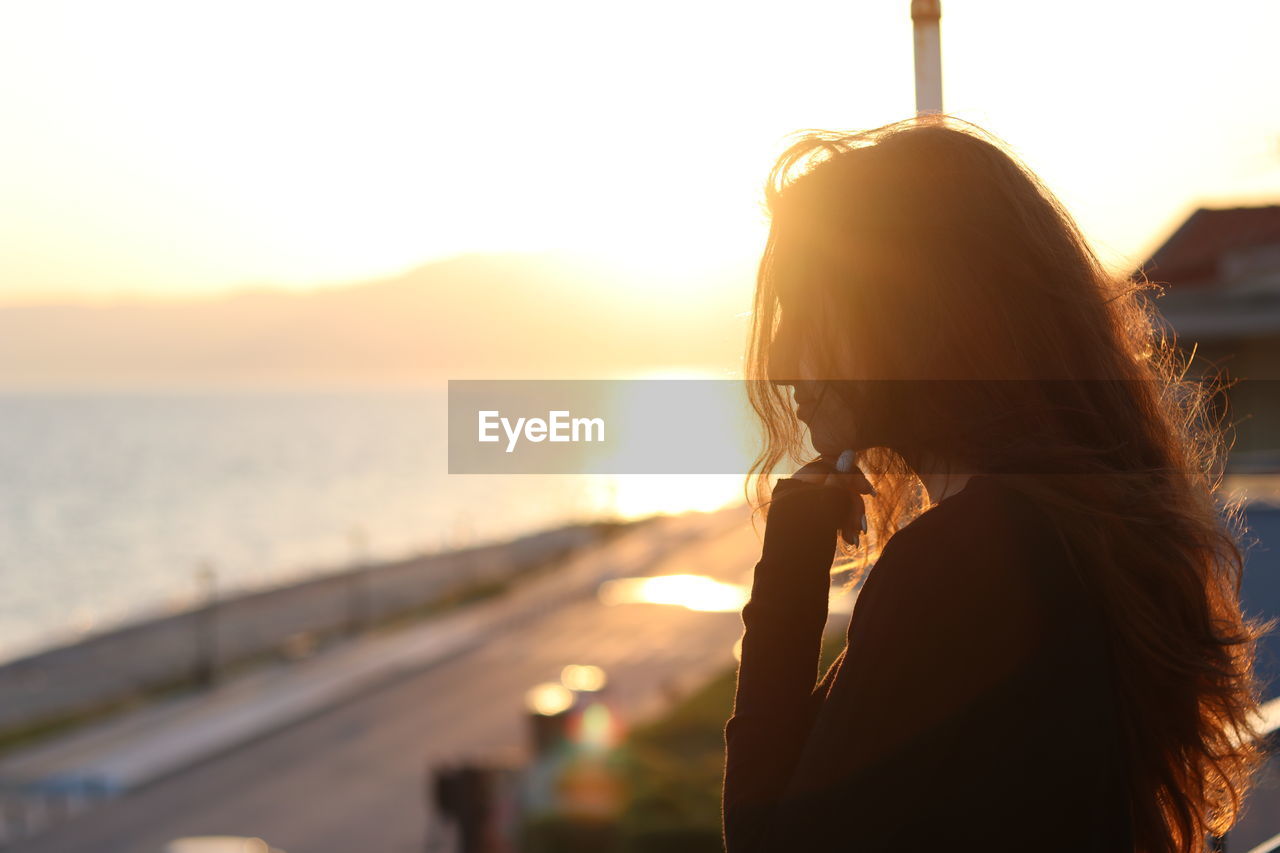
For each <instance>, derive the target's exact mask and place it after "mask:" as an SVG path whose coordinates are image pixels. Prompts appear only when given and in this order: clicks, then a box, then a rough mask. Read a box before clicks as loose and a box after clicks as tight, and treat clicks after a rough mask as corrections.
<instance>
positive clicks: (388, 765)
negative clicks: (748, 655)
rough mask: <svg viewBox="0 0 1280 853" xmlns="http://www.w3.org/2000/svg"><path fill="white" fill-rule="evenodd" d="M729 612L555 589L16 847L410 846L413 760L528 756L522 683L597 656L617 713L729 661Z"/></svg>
mask: <svg viewBox="0 0 1280 853" xmlns="http://www.w3.org/2000/svg"><path fill="white" fill-rule="evenodd" d="M758 550H759V546H758V540H757V539H756V536H755V533H754V532H753V531H752V530H751V529H750V527H749V526H746V525H742V526H739V527H736V528H734V529H733V530H732V531H731V532H729V533H725V534H720V535H719V536H718V537H716V538H715V539H712V540H708V541H703V542H698V543H695V544H692V545H689V546H686V547H685V548H683V549H682V550H681V551H679V552H677V553H676V554H674V555H671V556H669V557H667V558H665V559H664V560H662V561H661V562H659V563H658V564H656V565H655V566H654V567H653V568H652V570H651V571H650V574H676V573H686V572H687V573H697V574H705V575H709V576H711V577H714V578H716V579H719V580H724V581H730V582H735V583H749V581H750V574H751V568H752V565H753V564H754V561H755V558H756V556H757V555H758ZM740 635H741V621H740V616H739V614H738V613H737V612H736V611H732V612H702V611H694V610H690V609H687V608H684V607H679V606H671V605H662V604H651V603H628V604H612V605H606V604H603V603H600V602H599V601H598V600H596V599H595V598H592V597H586V598H580V599H578V600H575V601H570V602H566V603H564V604H563V605H561V606H559V607H557V608H556V609H555V610H554V611H552V612H549V613H548V614H547V616H546V617H545V618H543V619H539V620H535V621H531V622H525V623H523V624H518V625H516V626H514V627H512V628H511V629H510V630H507V631H505V632H502V633H498V634H496V635H495V636H494V637H493V638H492V641H490V642H488V643H487V644H485V645H484V646H482V647H479V648H476V649H473V650H470V651H466V652H463V653H461V654H460V655H458V656H457V657H454V658H452V659H449V660H447V661H444V662H442V663H439V664H436V665H435V666H433V667H431V668H429V669H427V670H425V671H422V672H419V673H417V674H414V675H410V676H408V677H405V678H404V679H403V680H400V681H398V682H395V683H393V684H390V685H388V686H385V687H382V688H380V689H377V690H374V691H370V692H368V693H367V694H365V695H363V696H361V697H359V698H357V699H354V700H351V701H349V702H346V703H344V704H342V705H340V706H339V707H334V708H332V709H330V710H327V711H326V712H324V713H321V714H320V715H317V716H314V717H312V718H310V719H308V720H305V721H303V722H301V723H299V724H296V725H294V726H291V727H289V728H287V729H285V730H283V731H279V732H277V733H275V734H272V735H269V736H267V737H265V738H262V739H260V740H258V741H256V742H254V743H252V744H250V745H248V746H245V747H242V748H239V749H236V750H234V751H232V752H230V753H226V754H224V755H221V756H219V757H217V758H214V759H212V760H209V761H207V762H205V763H203V764H201V765H198V766H196V767H193V768H190V769H187V770H185V771H182V772H180V773H178V774H176V775H174V776H171V777H168V778H166V779H164V780H162V781H160V782H157V783H155V784H153V785H150V786H148V787H145V788H142V789H140V790H138V791H135V792H133V793H130V794H128V795H126V796H124V797H122V798H121V799H119V800H116V801H114V802H112V803H110V804H109V805H105V806H102V807H100V808H98V809H96V810H93V811H90V812H88V813H86V814H84V815H82V816H80V817H78V818H76V819H73V820H72V821H70V822H68V823H65V824H63V825H61V826H59V827H57V828H55V829H52V830H50V831H48V832H46V833H44V834H42V835H40V836H37V837H36V838H33V839H30V840H28V841H26V842H23V843H21V844H19V845H16V846H14V847H12V848H10V849H11V850H13V851H15V853H54V851H57V852H58V853H79V851H85V853H89V851H93V853H151V852H152V851H155V853H159V851H161V850H162V849H163V846H164V843H165V842H166V841H168V840H171V839H173V838H177V837H181V836H186V835H215V834H235V835H248V836H257V837H260V838H263V839H265V840H267V841H268V842H269V843H271V844H272V845H274V846H276V847H278V848H281V849H283V850H284V851H286V853H357V851H358V853H409V851H414V853H421V851H423V850H424V849H425V845H426V840H427V837H428V821H429V819H430V818H429V815H428V813H427V811H426V805H425V801H426V797H425V793H426V775H425V773H426V769H427V767H428V766H429V765H430V764H431V763H433V762H435V761H437V760H440V759H445V758H453V757H461V756H484V755H501V754H503V753H506V754H508V755H515V756H519V755H522V754H525V753H524V751H525V750H526V749H527V747H526V732H527V729H526V726H527V720H526V718H525V712H524V706H523V702H524V694H525V691H526V690H527V689H528V688H529V687H531V686H532V685H534V684H536V683H538V682H542V681H552V680H557V679H558V677H559V673H560V669H561V667H563V666H564V665H565V664H569V663H586V664H596V665H598V666H601V667H603V668H604V669H605V671H606V673H607V674H608V676H609V678H610V683H611V687H610V691H611V694H612V696H611V698H612V700H613V702H614V703H615V707H617V708H619V709H621V710H622V711H623V713H624V714H625V715H626V717H627V718H628V719H635V718H638V717H641V716H643V715H645V714H650V713H653V712H654V711H655V710H657V709H658V707H659V700H661V697H663V695H664V693H665V690H666V688H667V687H672V686H673V685H674V684H679V685H680V686H679V687H678V688H675V689H677V690H678V691H681V692H682V691H686V690H688V689H690V688H691V687H692V686H693V685H695V684H696V683H699V682H700V681H703V680H705V679H707V678H709V677H711V676H712V675H714V674H715V673H717V672H720V671H722V670H723V669H724V668H725V667H729V666H732V665H733V662H734V658H733V644H734V643H735V641H736V640H737V639H738V637H739V636H740Z"/></svg>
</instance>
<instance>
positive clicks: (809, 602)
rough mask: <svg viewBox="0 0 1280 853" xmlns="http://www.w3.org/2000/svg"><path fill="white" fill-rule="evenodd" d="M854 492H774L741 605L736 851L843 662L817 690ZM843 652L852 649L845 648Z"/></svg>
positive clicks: (789, 484) (732, 777)
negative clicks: (835, 569)
mask: <svg viewBox="0 0 1280 853" xmlns="http://www.w3.org/2000/svg"><path fill="white" fill-rule="evenodd" d="M849 506H850V498H849V495H848V494H847V493H846V492H844V491H842V490H840V489H838V488H835V487H831V486H819V485H815V484H811V483H804V482H801V481H799V480H782V481H779V483H778V485H777V486H776V487H775V489H774V494H773V500H772V502H771V503H770V507H769V519H768V523H767V525H766V529H765V537H764V545H763V548H762V554H761V559H760V561H759V562H758V563H757V564H756V567H755V575H754V578H753V580H752V587H751V596H750V598H749V599H748V601H747V603H746V605H745V606H744V607H743V609H742V621H743V624H744V626H745V631H744V633H743V636H742V642H741V647H742V648H741V663H740V665H739V667H738V680H737V688H736V691H735V695H734V706H733V714H732V716H731V717H730V718H729V720H728V722H727V723H726V724H725V729H724V734H725V775H724V787H723V797H722V808H723V813H722V818H723V828H724V835H725V844H726V847H727V849H728V850H730V851H736V850H738V849H743V850H748V849H752V848H751V847H750V846H746V845H749V844H750V843H751V841H750V840H751V839H752V838H753V837H757V836H759V834H760V832H761V831H762V827H764V826H766V825H767V824H768V823H769V821H771V820H772V809H773V808H774V807H775V806H776V804H777V803H778V801H779V800H780V799H781V798H782V795H783V792H784V791H785V789H786V786H787V783H788V782H789V780H790V779H791V776H792V774H793V772H794V770H795V766H796V764H797V762H798V761H799V759H800V755H801V752H802V750H803V749H804V746H805V741H806V739H807V738H808V734H809V731H810V728H811V727H812V725H813V722H814V720H815V718H816V716H817V714H818V712H819V710H820V708H821V706H822V702H823V700H824V698H825V696H826V692H827V690H828V689H829V688H830V686H831V682H832V680H833V677H834V674H835V672H836V671H837V669H838V668H839V665H840V661H837V662H836V663H834V664H832V666H831V667H830V668H829V669H828V671H827V675H826V677H825V678H823V680H822V682H821V683H820V684H818V685H817V686H816V687H815V681H817V670H818V665H819V660H820V656H821V650H822V634H823V630H824V628H825V626H826V622H827V602H828V598H829V595H830V589H831V575H830V568H831V561H832V559H833V557H834V556H835V546H836V531H837V529H838V528H839V526H840V524H841V523H843V521H844V520H845V519H846V518H847V515H848V512H849ZM842 657H843V653H842Z"/></svg>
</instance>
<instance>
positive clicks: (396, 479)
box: [0, 389, 743, 662]
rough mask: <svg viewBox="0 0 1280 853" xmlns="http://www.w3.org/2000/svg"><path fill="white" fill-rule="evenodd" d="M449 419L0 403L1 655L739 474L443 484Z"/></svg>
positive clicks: (60, 397) (422, 411)
mask: <svg viewBox="0 0 1280 853" xmlns="http://www.w3.org/2000/svg"><path fill="white" fill-rule="evenodd" d="M446 425H447V408H446V392H445V391H444V390H443V389H429V390H420V389H414V390H378V391H371V390H362V391H290V392H279V391H272V392H265V391H263V392H258V391H218V392H127V393H126V392H111V393H107V392H91V393H90V392H85V393H7V394H3V395H0V662H4V661H8V660H13V659H16V658H19V657H23V656H26V655H29V654H31V653H34V652H37V651H39V650H42V649H46V648H50V647H54V646H59V645H64V644H67V643H72V642H75V641H76V640H78V639H81V638H83V637H85V636H87V635H90V634H93V633H97V632H101V631H106V630H110V629H111V628H113V627H116V626H119V625H122V624H125V623H129V622H133V621H138V620H145V619H149V618H154V617H156V616H161V615H165V614H168V613H174V612H179V611H182V610H184V609H189V608H192V607H195V606H198V605H199V604H200V603H201V602H202V601H204V600H205V598H206V596H208V595H209V593H210V591H211V587H212V589H215V590H216V592H217V594H219V595H227V594H234V593H236V592H240V591H248V590H254V589H262V588H267V587H272V586H279V585H286V584H289V583H292V582H296V581H299V580H301V579H305V578H309V577H314V576H316V575H320V574H324V573H327V572H335V571H340V570H344V569H346V568H348V567H350V566H352V565H357V564H365V563H368V562H371V561H380V560H390V559H396V558H400V557H406V556H411V555H416V554H423V553H430V552H438V551H442V550H447V549H450V548H457V547H463V546H467V545H473V544H480V543H483V542H493V541H500V540H504V539H510V538H513V537H516V536H519V535H521V534H525V533H530V532H533V531H536V530H540V529H545V528H548V527H551V526H556V525H560V524H565V523H570V522H579V521H591V520H600V519H629V518H637V517H642V516H645V515H649V514H653V513H657V512H676V511H682V510H686V509H702V510H710V509H716V508H719V507H721V506H725V505H727V504H729V503H732V502H734V501H740V500H741V499H742V485H743V484H742V478H741V477H739V476H722V475H715V476H710V475H708V476H700V477H691V476H687V477H681V478H679V479H680V480H681V481H682V482H681V483H680V485H679V487H674V488H673V486H672V483H671V480H672V478H664V477H646V476H644V475H632V476H627V477H605V476H570V475H561V476H541V475H473V476H462V475H452V476H451V475H450V474H448V461H447V454H446Z"/></svg>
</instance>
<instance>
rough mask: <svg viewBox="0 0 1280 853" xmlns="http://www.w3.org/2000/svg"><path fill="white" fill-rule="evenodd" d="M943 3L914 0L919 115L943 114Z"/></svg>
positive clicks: (917, 105) (913, 16)
mask: <svg viewBox="0 0 1280 853" xmlns="http://www.w3.org/2000/svg"><path fill="white" fill-rule="evenodd" d="M941 20H942V0H911V23H912V29H913V30H914V32H915V48H916V114H917V115H925V114H927V113H940V112H942V32H941V26H940V25H941Z"/></svg>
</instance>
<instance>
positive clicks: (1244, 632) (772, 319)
mask: <svg viewBox="0 0 1280 853" xmlns="http://www.w3.org/2000/svg"><path fill="white" fill-rule="evenodd" d="M766 202H767V206H768V210H769V213H770V215H771V228H770V232H769V238H768V242H767V244H766V246H765V250H764V254H763V257H762V258H761V262H760V267H759V272H758V277H757V286H756V296H755V307H754V312H753V327H752V335H751V342H750V345H749V351H748V377H749V379H751V380H753V381H750V382H749V384H748V392H749V395H750V397H751V402H752V405H753V407H754V408H755V410H756V413H757V414H758V415H759V417H760V419H761V421H762V424H763V426H764V430H765V437H766V445H765V448H764V450H763V452H762V453H761V456H760V458H759V459H758V460H757V462H756V465H755V466H754V468H753V470H752V473H753V474H754V475H757V478H756V484H757V497H758V499H759V500H760V502H761V503H762V504H763V503H764V502H765V499H766V498H767V496H768V479H767V475H768V474H769V473H770V472H771V471H772V470H773V469H774V468H775V467H776V466H777V465H778V463H779V462H781V461H782V460H783V459H784V458H787V459H790V460H791V461H793V462H797V463H798V462H803V461H806V456H807V455H809V454H810V451H809V449H808V447H807V446H806V442H805V434H804V429H803V427H802V426H801V424H802V422H803V423H805V424H807V425H808V427H809V432H810V439H811V441H812V443H813V446H814V448H815V449H817V450H818V451H819V452H821V453H823V454H829V455H832V456H834V455H836V454H838V453H839V452H840V451H841V450H843V449H845V448H850V449H853V450H855V451H856V452H857V460H858V464H859V467H861V468H862V470H863V471H864V473H866V475H867V477H868V479H870V481H871V482H872V484H873V485H874V486H875V487H876V490H877V496H875V497H873V498H870V499H868V501H867V521H868V525H869V528H870V533H871V535H870V536H869V537H864V539H866V540H867V541H866V542H864V543H863V544H861V545H860V546H858V547H857V548H853V549H850V548H846V549H845V550H846V554H850V555H852V556H853V557H855V562H854V563H853V565H854V567H855V569H862V568H865V566H866V565H868V564H869V563H870V562H871V561H872V560H874V557H875V555H876V553H878V551H879V549H880V548H881V547H882V546H883V544H884V543H885V542H886V541H887V540H888V538H889V537H891V536H892V535H893V533H894V531H895V530H897V529H898V528H899V527H900V526H901V525H902V523H904V522H905V521H908V520H910V518H911V517H912V516H914V515H916V514H918V513H919V512H920V511H922V510H923V509H926V508H927V507H926V506H925V500H926V499H927V495H926V494H925V493H924V492H923V490H922V489H920V487H919V480H918V476H917V475H919V474H921V473H925V472H926V470H927V471H928V472H929V473H932V472H934V471H942V470H958V471H965V472H984V473H988V474H992V475H995V476H999V477H1001V478H1002V479H1003V480H1004V481H1005V482H1006V483H1008V484H1009V485H1010V486H1012V487H1013V488H1015V489H1017V490H1020V491H1021V492H1022V493H1023V494H1024V495H1025V496H1026V497H1027V498H1028V499H1029V500H1034V501H1036V502H1038V503H1039V504H1040V505H1041V506H1043V507H1044V508H1045V509H1046V510H1047V511H1048V514H1049V517H1050V518H1052V519H1053V523H1054V524H1055V525H1057V526H1058V528H1059V530H1060V532H1061V535H1062V537H1063V541H1064V547H1066V548H1067V550H1068V552H1069V553H1070V554H1071V555H1072V557H1073V559H1074V560H1075V562H1076V565H1077V566H1078V570H1079V571H1080V573H1081V575H1082V578H1083V581H1084V582H1085V583H1086V585H1088V586H1089V587H1090V589H1091V591H1092V592H1093V594H1094V595H1095V596H1096V599H1097V600H1098V602H1099V606H1100V607H1101V609H1102V611H1103V613H1105V614H1106V620H1107V624H1108V625H1109V627H1110V629H1111V631H1112V646H1113V650H1114V659H1115V667H1116V675H1115V680H1116V683H1117V684H1118V690H1119V692H1120V695H1121V701H1122V705H1123V708H1122V716H1123V718H1124V721H1125V725H1126V726H1127V731H1128V736H1129V741H1128V744H1129V749H1130V756H1129V757H1130V762H1129V765H1130V770H1131V773H1132V792H1131V802H1132V804H1133V810H1134V816H1135V826H1136V827H1137V833H1138V838H1139V840H1140V842H1141V845H1142V846H1141V847H1140V849H1144V850H1152V851H1161V852H1162V853H1165V851H1174V850H1191V849H1194V848H1195V845H1196V844H1198V843H1200V841H1201V840H1202V839H1203V833H1204V831H1205V830H1206V829H1217V828H1221V827H1224V826H1226V825H1229V824H1230V822H1231V820H1232V819H1233V818H1234V815H1235V810H1236V807H1237V806H1238V804H1239V803H1238V794H1239V793H1240V792H1241V791H1242V790H1244V789H1245V788H1246V787H1247V782H1248V776H1249V773H1250V772H1251V769H1252V768H1253V767H1254V766H1256V761H1257V757H1258V756H1257V752H1256V750H1255V749H1254V748H1253V747H1252V746H1250V745H1249V744H1248V743H1247V740H1246V743H1245V744H1244V745H1241V744H1239V743H1237V741H1236V740H1235V735H1234V733H1233V731H1232V730H1233V728H1234V729H1237V730H1238V731H1249V730H1250V728H1249V727H1250V726H1251V723H1250V721H1249V715H1250V713H1251V709H1252V708H1253V707H1254V704H1253V702H1254V699H1255V696H1254V693H1253V690H1254V682H1253V681H1252V677H1253V676H1252V669H1251V666H1252V655H1253V645H1252V644H1253V639H1254V638H1255V637H1256V636H1257V634H1258V631H1259V630H1261V628H1260V626H1256V625H1253V624H1251V623H1249V622H1247V621H1246V620H1245V619H1244V617H1243V616H1242V615H1241V613H1240V610H1239V605H1238V602H1237V601H1236V599H1235V598H1234V596H1233V593H1232V589H1233V588H1234V586H1233V585H1234V584H1235V583H1238V580H1239V576H1240V572H1241V570H1242V558H1241V552H1240V549H1239V546H1238V539H1239V536H1240V531H1239V527H1240V524H1239V515H1238V510H1239V507H1238V506H1236V507H1234V508H1233V507H1230V506H1227V507H1226V508H1225V510H1226V512H1225V514H1223V508H1222V507H1220V506H1218V505H1217V504H1216V503H1215V499H1214V492H1215V490H1216V488H1217V486H1218V484H1219V482H1220V479H1221V471H1222V466H1223V464H1224V461H1225V450H1226V447H1227V445H1226V442H1225V441H1224V436H1223V432H1222V429H1221V427H1220V422H1221V414H1220V413H1216V412H1215V407H1214V405H1213V403H1214V398H1213V394H1214V392H1215V391H1216V390H1217V389H1215V388H1213V387H1212V386H1211V385H1199V384H1195V383H1189V382H1184V381H1182V377H1183V374H1184V372H1185V369H1186V364H1185V361H1184V358H1183V356H1182V354H1181V352H1180V351H1179V350H1178V349H1177V347H1176V345H1175V344H1174V342H1173V341H1172V339H1171V336H1170V335H1169V334H1167V333H1166V330H1165V329H1164V328H1163V324H1161V323H1160V321H1159V316H1158V314H1156V312H1155V308H1154V303H1153V302H1152V301H1151V300H1149V299H1147V298H1146V296H1145V294H1144V292H1143V291H1145V290H1147V289H1149V288H1152V287H1153V286H1152V285H1149V284H1147V283H1145V282H1138V283H1135V282H1133V281H1130V280H1129V279H1128V278H1127V277H1124V276H1116V275H1112V274H1110V273H1109V272H1107V271H1106V270H1105V269H1104V268H1103V266H1102V265H1101V264H1100V263H1099V261H1098V260H1097V258H1096V256H1095V255H1094V253H1093V252H1092V251H1091V249H1090V248H1089V246H1088V244H1087V242H1086V241H1085V239H1084V238H1083V237H1082V235H1081V233H1080V230H1079V229H1078V227H1077V226H1076V225H1075V223H1074V222H1073V220H1072V218H1071V216H1070V215H1069V214H1068V213H1067V212H1066V211H1065V210H1064V208H1063V207H1062V205H1061V204H1060V203H1059V202H1058V201H1057V200H1056V199H1055V198H1054V196H1053V195H1052V194H1051V193H1050V192H1049V191H1048V190H1047V189H1046V188H1045V187H1044V186H1043V185H1042V184H1041V183H1040V182H1039V181H1038V180H1037V178H1036V177H1035V176H1034V175H1033V174H1032V173H1031V172H1030V171H1029V170H1027V169H1026V168H1025V167H1024V166H1022V165H1021V164H1019V162H1018V161H1017V160H1016V159H1015V158H1014V157H1013V156H1012V155H1011V154H1010V153H1008V151H1007V150H1006V147H1005V146H1004V145H1003V144H1001V143H1000V142H999V141H997V140H995V139H994V138H992V137H991V136H989V135H988V134H986V133H984V132H983V131H981V130H979V129H978V128H976V127H973V126H972V125H968V124H964V123H962V122H959V121H956V120H954V119H951V118H946V117H929V118H920V119H912V120H908V121H904V122H899V123H896V124H892V125H888V126H886V127H882V128H878V129H875V130H871V131H866V132H857V133H840V132H831V131H811V132H806V133H804V134H802V135H801V136H800V137H799V138H798V139H797V140H796V141H795V143H794V144H793V145H791V146H790V147H789V148H788V149H787V150H786V152H785V153H784V154H783V155H782V156H781V157H780V159H779V160H778V162H777V163H776V165H775V166H774V168H773V170H772V172H771V174H770V176H769V180H768V183H767V185H766ZM788 389H794V394H795V402H796V403H797V404H798V405H799V411H798V412H797V411H796V410H795V408H794V407H793V401H792V400H791V399H790V398H789V395H788ZM932 466H937V467H932ZM1224 520H1226V521H1227V522H1228V524H1227V525H1224V524H1223V521H1224ZM1232 524H1234V525H1235V527H1236V528H1237V529H1236V530H1232V529H1231V526H1232ZM1153 531H1159V534H1158V536H1157V535H1155V534H1153ZM856 577H857V575H856V574H855V575H854V580H856ZM851 583H852V581H851ZM1191 673H1196V674H1195V675H1191Z"/></svg>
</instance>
